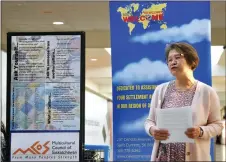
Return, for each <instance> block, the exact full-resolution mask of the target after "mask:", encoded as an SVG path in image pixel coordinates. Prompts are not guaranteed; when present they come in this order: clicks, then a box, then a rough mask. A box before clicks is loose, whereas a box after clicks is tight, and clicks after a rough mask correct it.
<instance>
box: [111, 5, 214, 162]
mask: <svg viewBox="0 0 226 162" xmlns="http://www.w3.org/2000/svg"><path fill="white" fill-rule="evenodd" d="M132 3H139V4H140V7H139V10H138V11H137V12H138V13H141V11H142V9H143V8H147V6H151V4H156V3H157V2H153V1H152V2H110V25H111V27H110V28H111V50H112V76H113V105H114V110H113V120H114V127H113V133H114V137H113V138H114V147H115V148H114V151H115V152H114V157H115V156H116V154H119V153H118V152H116V149H117V148H116V145H117V140H118V138H136V137H139V138H147V137H148V136H147V134H146V133H145V131H144V120H145V119H146V117H147V115H148V112H149V109H148V108H146V109H142V108H140V109H139V108H138V109H126V108H125V109H117V108H116V106H117V104H126V103H127V104H128V103H129V104H132V103H138V102H139V103H147V104H148V103H150V101H151V99H149V98H148V99H146V100H118V99H117V97H118V96H119V95H133V94H152V93H153V90H142V91H141V90H134V91H117V86H120V85H145V84H148V85H159V84H161V83H163V82H166V81H169V80H172V79H174V78H173V76H172V75H171V74H170V72H169V70H168V68H167V65H166V62H165V47H166V45H167V44H168V43H172V42H180V41H182V42H188V43H190V44H192V45H193V46H194V47H195V48H196V50H197V51H198V53H199V57H200V64H199V66H198V68H197V69H196V71H195V78H196V79H198V80H200V81H202V82H204V83H207V84H211V64H210V29H211V28H210V5H209V3H207V2H173V1H170V2H166V3H167V6H166V9H163V11H164V12H163V13H164V18H163V23H164V22H166V25H167V29H160V26H161V24H159V23H157V22H154V21H151V22H150V26H149V27H148V28H147V29H144V28H143V26H142V24H141V23H139V22H136V23H135V28H134V29H133V31H132V32H131V35H130V33H129V28H128V26H127V23H126V22H123V21H122V19H121V13H120V12H117V10H118V8H119V7H126V6H127V5H130V4H132ZM161 3H164V2H162V1H161ZM142 5H144V6H142ZM202 8H203V9H204V10H202ZM179 16H180V17H179ZM141 151H142V154H144V155H145V154H146V155H150V153H151V150H149V149H144V150H141ZM125 154H126V153H125ZM128 154H129V153H128ZM130 154H131V153H130ZM134 154H136V153H134ZM114 160H120V158H116V159H115V158H114ZM133 160H136V159H133ZM137 160H138V159H137ZM144 160H145V159H144ZM146 160H148V158H146Z"/></svg>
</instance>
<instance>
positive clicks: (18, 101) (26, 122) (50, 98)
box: [7, 32, 85, 161]
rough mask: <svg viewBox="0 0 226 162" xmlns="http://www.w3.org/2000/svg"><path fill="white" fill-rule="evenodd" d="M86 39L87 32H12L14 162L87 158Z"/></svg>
mask: <svg viewBox="0 0 226 162" xmlns="http://www.w3.org/2000/svg"><path fill="white" fill-rule="evenodd" d="M84 37H85V34H84V32H46V33H45V32H41V33H39V32H37V33H33V32H31V33H8V40H7V42H8V47H7V50H8V51H7V54H8V55H7V56H8V59H7V61H8V65H7V70H8V73H7V74H8V76H7V106H8V107H7V131H8V133H9V135H10V136H9V140H8V141H9V146H10V148H9V149H10V151H9V152H10V155H9V156H10V157H9V158H10V160H11V161H42V160H44V161H62V159H64V161H65V160H66V161H81V160H82V157H83V156H81V155H82V151H81V150H82V146H83V144H84V98H85V95H84V94H85V73H84V71H85V60H84V58H85V55H84V50H85V44H84V42H85V40H84V39H85V38H84ZM57 133H58V134H57ZM50 136H52V137H54V138H52V139H51V140H50ZM67 136H68V139H67V138H65V139H64V140H62V137H67ZM47 137H48V138H47ZM69 137H70V138H69ZM24 139H26V142H24V143H18V141H22V140H24ZM55 142H56V143H57V144H58V145H57V144H55ZM68 143H73V144H71V145H73V146H71V147H70V145H67V144H68ZM67 146H68V147H67ZM56 152H58V154H57V153H56ZM58 155H61V156H62V157H61V158H58V157H57V156H58Z"/></svg>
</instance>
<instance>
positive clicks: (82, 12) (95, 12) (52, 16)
mask: <svg viewBox="0 0 226 162" xmlns="http://www.w3.org/2000/svg"><path fill="white" fill-rule="evenodd" d="M1 7H2V8H1V20H2V26H1V27H2V31H1V38H2V39H1V40H2V41H1V46H2V49H3V50H6V33H7V32H15V31H20V32H22V31H26V32H32V31H36V32H38V31H40V32H41V31H42V32H44V31H81V30H82V31H85V32H86V88H87V89H90V90H92V91H93V92H95V93H97V94H100V95H102V96H104V97H106V98H108V99H111V98H112V88H111V87H112V86H111V56H110V54H109V53H108V52H107V51H106V50H105V49H104V48H110V25H109V8H108V7H109V4H108V2H88V1H87V2H50V1H49V2H43V1H32V2H31V1H26V2H25V1H18V2H15V1H14V2H12V1H8V2H6V1H4V2H2V3H1ZM53 21H63V22H64V23H65V24H64V25H53V24H52V22H53ZM225 21H226V2H223V1H221V2H213V1H212V2H211V28H212V29H211V35H212V38H211V39H212V45H225V44H226V26H225V24H226V22H225ZM93 58H95V59H97V60H96V61H91V59H93ZM222 59H223V57H222V58H221V59H220V62H223V64H221V66H222V65H223V67H225V61H224V60H222ZM224 81H225V77H224V76H214V77H213V84H214V86H215V85H218V83H220V86H221V87H219V85H218V87H217V88H218V91H219V94H220V97H221V100H222V101H221V102H222V104H225V96H224V94H223V93H224V92H225V91H223V90H225V82H224ZM222 83H224V85H222ZM222 86H224V87H222ZM222 91H223V92H222Z"/></svg>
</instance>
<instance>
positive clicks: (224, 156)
mask: <svg viewBox="0 0 226 162" xmlns="http://www.w3.org/2000/svg"><path fill="white" fill-rule="evenodd" d="M215 155H216V161H226V145H219V144H217V145H216V153H215Z"/></svg>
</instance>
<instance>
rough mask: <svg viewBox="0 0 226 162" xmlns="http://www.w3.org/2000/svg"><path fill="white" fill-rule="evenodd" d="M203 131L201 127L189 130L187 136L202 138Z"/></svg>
mask: <svg viewBox="0 0 226 162" xmlns="http://www.w3.org/2000/svg"><path fill="white" fill-rule="evenodd" d="M200 133H201V130H200V128H199V127H193V128H188V129H187V131H186V132H185V134H186V135H187V137H188V138H192V139H196V138H198V137H199V136H200Z"/></svg>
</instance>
